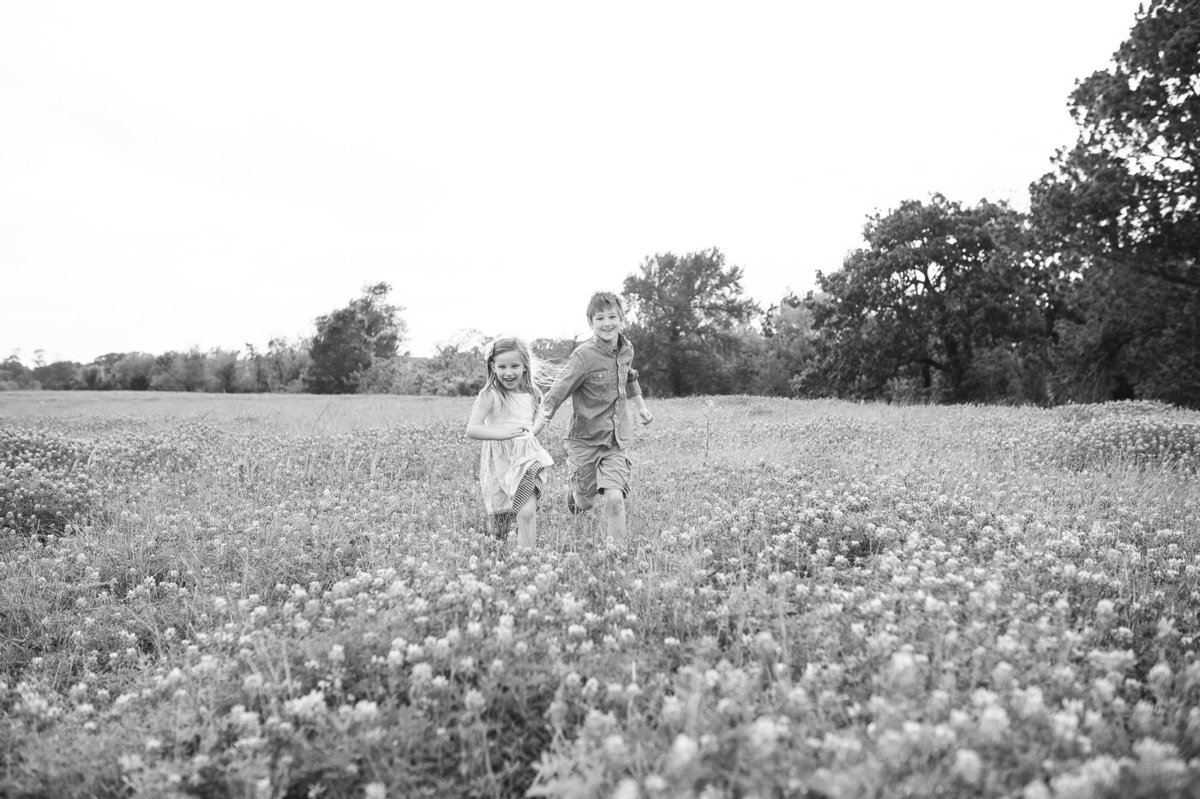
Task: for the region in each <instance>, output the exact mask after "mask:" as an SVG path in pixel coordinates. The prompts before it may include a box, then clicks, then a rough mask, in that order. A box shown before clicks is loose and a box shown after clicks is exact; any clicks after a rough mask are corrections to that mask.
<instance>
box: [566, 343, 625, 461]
mask: <svg viewBox="0 0 1200 799" xmlns="http://www.w3.org/2000/svg"><path fill="white" fill-rule="evenodd" d="M632 364H633V345H632V344H630V343H629V339H627V338H625V336H624V334H622V335H619V336H617V341H616V345H615V346H614V347H611V348H609V347H606V346H605V344H604V342H602V341H600V340H599V339H596V338H592V339H590V340H588V341H585V342H584V343H582V344H580V345H579V346H578V347H576V348H575V351H574V352H572V353H571V357H570V358H568V359H567V363H566V365H565V366H564V367H563V371H562V374H560V375H559V376H558V379H557V380H555V381H554V385H553V386H551V387H550V390H549V391H547V392H546V395H545V396H544V397H543V398H542V413H543V415H544V416H545V417H546V421H549V420H550V419H552V418H553V417H554V414H555V412H556V411H557V410H558V406H560V405H562V404H563V402H564V401H566V399H567V397H570V398H571V407H572V409H573V411H574V412H573V413H572V414H571V427H570V429H569V430H568V431H567V438H569V439H572V440H574V441H581V442H583V443H586V444H592V445H596V446H600V445H607V446H618V447H623V446H625V445H626V444H627V443H629V441H630V440H631V438H632V435H633V424H632V423H631V422H630V419H629V398H630V397H639V396H641V394H642V387H641V386H640V385H639V384H638V373H637V370H636V369H633V368H632Z"/></svg>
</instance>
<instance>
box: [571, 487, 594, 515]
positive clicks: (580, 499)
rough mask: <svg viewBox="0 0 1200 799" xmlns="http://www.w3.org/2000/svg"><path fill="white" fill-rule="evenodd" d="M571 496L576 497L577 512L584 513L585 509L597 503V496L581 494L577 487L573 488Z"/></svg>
mask: <svg viewBox="0 0 1200 799" xmlns="http://www.w3.org/2000/svg"><path fill="white" fill-rule="evenodd" d="M571 496H572V497H574V499H575V511H576V512H577V513H583V512H584V511H585V510H588V509H589V508H591V507H592V506H593V505H595V504H596V498H595V497H594V496H591V497H585V496H584V495H583V494H580V493H579V490H578V489H576V488H572V489H571Z"/></svg>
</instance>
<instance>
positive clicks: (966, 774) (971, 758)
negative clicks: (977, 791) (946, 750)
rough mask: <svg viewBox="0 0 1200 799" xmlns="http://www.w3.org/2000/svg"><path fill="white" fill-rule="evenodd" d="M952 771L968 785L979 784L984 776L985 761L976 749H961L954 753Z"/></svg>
mask: <svg viewBox="0 0 1200 799" xmlns="http://www.w3.org/2000/svg"><path fill="white" fill-rule="evenodd" d="M951 771H952V772H953V773H954V776H956V777H958V778H959V779H960V780H962V781H963V782H965V783H967V784H968V785H977V784H979V780H980V778H981V777H982V776H983V761H982V760H981V759H980V757H979V755H978V753H976V752H975V750H974V749H959V750H958V751H957V752H955V753H954V766H953V768H952V769H951Z"/></svg>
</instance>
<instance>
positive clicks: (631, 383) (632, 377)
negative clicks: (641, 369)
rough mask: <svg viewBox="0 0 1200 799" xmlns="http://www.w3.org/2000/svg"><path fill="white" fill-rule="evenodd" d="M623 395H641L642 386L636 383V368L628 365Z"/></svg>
mask: <svg viewBox="0 0 1200 799" xmlns="http://www.w3.org/2000/svg"><path fill="white" fill-rule="evenodd" d="M625 395H626V396H629V397H640V396H642V386H641V384H640V383H638V370H637V369H634V368H633V367H630V369H629V376H628V377H626V378H625Z"/></svg>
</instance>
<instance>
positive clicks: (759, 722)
mask: <svg viewBox="0 0 1200 799" xmlns="http://www.w3.org/2000/svg"><path fill="white" fill-rule="evenodd" d="M779 734H780V729H779V725H778V724H777V723H776V722H775V719H773V718H771V717H769V716H759V717H758V718H757V719H755V720H754V723H753V724H751V725H750V736H749V737H750V745H751V746H752V747H753V748H754V749H755V751H757V752H758V754H759V755H762V756H764V757H765V756H767V755H770V754H771V753H772V752H773V751H775V744H776V743H777V742H778V741H779Z"/></svg>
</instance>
